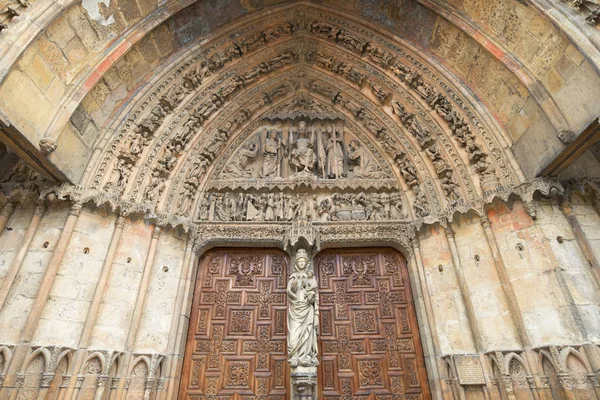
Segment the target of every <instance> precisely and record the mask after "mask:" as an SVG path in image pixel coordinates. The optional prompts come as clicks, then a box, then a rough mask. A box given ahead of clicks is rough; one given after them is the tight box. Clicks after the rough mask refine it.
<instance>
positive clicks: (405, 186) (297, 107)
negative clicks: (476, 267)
mask: <svg viewBox="0 0 600 400" xmlns="http://www.w3.org/2000/svg"><path fill="white" fill-rule="evenodd" d="M301 11H302V12H299V13H297V14H296V15H297V17H293V18H289V14H288V15H278V14H274V15H272V16H269V17H268V18H266V19H265V20H263V21H261V22H254V23H252V24H249V25H246V26H242V27H241V28H238V30H237V32H234V33H233V32H229V33H230V34H228V35H223V36H221V37H220V38H217V39H215V40H214V41H212V42H209V43H208V44H207V45H206V46H205V47H204V48H203V50H202V51H200V52H199V54H198V55H195V56H193V57H191V58H189V59H188V60H187V61H183V62H182V63H181V64H180V67H178V68H177V69H175V70H174V71H175V72H174V73H172V74H171V75H168V76H165V77H164V78H163V79H162V81H160V82H158V83H156V85H155V86H154V87H155V89H154V90H153V91H152V92H150V93H147V94H146V95H144V98H142V99H140V100H139V101H137V102H135V103H136V104H137V105H134V108H133V109H131V110H127V113H128V115H130V116H131V117H130V118H128V119H127V120H126V121H125V122H124V123H123V124H122V127H121V128H118V129H117V132H118V133H117V135H115V137H114V138H111V139H109V143H108V144H107V147H106V148H105V150H104V152H103V154H101V155H100V157H99V161H98V163H97V165H98V166H97V168H96V170H95V172H94V175H93V178H92V179H91V180H90V182H89V184H87V185H86V186H85V189H83V190H84V191H85V192H86V193H89V194H90V195H92V197H94V198H95V201H96V203H98V204H100V203H102V202H106V201H108V202H109V203H110V204H112V205H115V206H116V205H118V204H127V206H126V208H127V207H128V208H130V209H132V210H136V212H145V213H148V214H150V215H154V214H156V215H161V214H166V215H170V217H167V219H169V220H170V221H171V223H173V224H175V225H176V224H178V223H183V221H190V220H193V219H194V218H197V216H198V213H199V207H200V203H201V202H200V199H202V198H203V192H205V191H206V190H209V188H211V187H212V188H217V189H224V188H229V189H232V190H237V189H239V188H249V187H252V188H255V189H257V190H261V189H262V188H266V189H269V188H271V189H273V188H274V187H278V188H279V190H281V189H282V188H284V186H283V185H287V186H285V187H287V188H289V189H294V188H296V187H297V185H298V182H300V181H303V182H302V184H304V185H308V186H311V188H312V189H313V190H316V189H319V188H323V187H327V189H329V190H330V194H333V192H334V191H335V190H338V191H339V190H354V191H355V192H357V191H360V189H361V188H363V189H364V188H368V187H373V188H375V189H377V188H383V187H388V188H392V187H393V181H396V182H397V183H396V185H398V187H401V188H402V190H403V191H405V192H406V194H405V196H404V197H405V199H406V200H405V201H406V203H407V205H406V207H405V209H406V210H407V213H408V217H409V218H412V219H417V220H423V219H424V220H426V221H430V222H433V221H435V220H439V219H440V218H444V216H445V215H449V214H451V213H452V212H454V211H455V210H464V211H466V210H468V209H469V208H476V209H478V208H481V204H482V202H485V201H486V200H489V199H491V198H493V197H494V193H496V192H499V193H503V192H506V191H511V188H514V187H516V186H517V185H518V183H519V176H520V173H519V171H514V170H513V169H512V168H511V167H510V166H511V165H513V163H512V162H511V161H510V160H509V158H510V157H511V155H510V154H507V153H505V152H504V150H502V149H501V148H500V145H499V144H500V143H503V140H502V138H500V137H499V136H498V138H496V137H494V135H492V134H491V133H490V131H489V130H488V129H487V128H486V126H485V125H484V124H483V123H482V122H481V121H483V120H484V119H485V118H487V117H486V116H484V117H483V118H482V117H479V116H478V115H477V114H476V113H475V112H474V111H473V109H474V108H472V107H470V106H469V105H468V103H467V102H466V101H464V100H463V99H462V98H461V97H460V96H459V95H458V94H457V91H456V90H454V89H452V88H451V87H450V85H449V84H448V83H446V82H445V80H444V78H442V77H440V76H437V75H436V74H435V72H434V71H435V69H433V68H429V67H427V66H426V65H424V64H423V63H422V62H421V61H420V60H419V59H418V58H417V57H415V56H413V55H412V54H411V53H410V51H408V50H404V49H401V48H399V47H398V46H397V44H395V43H392V42H390V41H389V40H387V39H386V38H384V37H382V36H378V35H375V34H374V33H373V32H372V31H370V30H366V29H364V28H362V27H360V26H358V25H356V24H355V23H352V22H349V21H347V20H344V19H340V18H337V17H332V16H330V15H328V14H326V13H323V12H322V11H317V10H314V9H312V8H306V7H305V8H303V9H302V10H301ZM226 37H235V38H236V39H234V40H228V39H226ZM259 50H260V51H259ZM286 107H287V110H286ZM286 113H287V114H286ZM283 114H286V115H287V116H286V117H283V118H282V116H283ZM335 119H337V121H338V122H337V123H338V128H339V121H343V125H344V128H343V129H341V130H340V132H343V135H342V136H344V138H343V143H342V145H341V149H342V153H343V155H342V156H343V157H341V158H342V160H341V166H340V169H341V171H340V173H339V174H338V173H336V168H337V167H336V165H337V164H336V162H332V161H330V159H332V157H334V156H336V155H331V157H329V155H328V154H327V149H326V147H327V140H329V139H328V138H329V137H330V136H328V135H330V134H329V133H328V132H327V127H326V125H328V124H329V123H330V122H331V121H334V120H335ZM327 121H329V122H327ZM300 122H302V123H303V124H306V127H307V128H303V129H306V132H305V133H304V134H303V135H306V136H311V137H312V139H313V140H312V142H310V138H309V140H305V139H306V137H303V138H301V140H300V141H298V138H299V137H300V129H299V127H300V125H299V124H300ZM331 125H332V126H333V125H335V124H331ZM263 128H266V129H267V132H266V133H261V129H263ZM313 128H316V131H317V133H320V135H319V134H313V133H312V129H313ZM269 131H273V134H272V135H273V138H269V141H272V142H273V144H274V146H272V147H274V148H277V149H278V150H277V151H279V149H280V148H283V147H284V146H283V145H285V147H286V148H285V149H283V150H282V151H283V152H284V153H285V154H282V155H279V156H278V155H275V158H276V160H275V158H273V157H271V158H272V160H275V161H274V162H276V163H279V165H278V166H277V167H276V168H275V169H274V170H273V171H267V174H266V176H261V175H264V174H262V172H264V165H265V161H264V160H265V151H266V150H265V145H266V143H267V136H271V133H270V132H269ZM309 133H310V135H308V134H309ZM315 136H316V138H315ZM317 138H318V139H319V140H318V139H317ZM450 138H453V139H450ZM299 143H300V146H303V147H302V148H299V147H298V146H299ZM307 149H308V150H307ZM300 153H303V154H302V155H299V154H300ZM294 154H295V155H294ZM337 156H338V157H339V155H337ZM283 158H286V160H285V161H284V160H283ZM328 159H329V160H328ZM307 164H311V165H310V166H308V165H307ZM365 168H366V170H365ZM332 172H333V173H332ZM361 174H362V175H361ZM301 175H304V176H301ZM332 177H333V178H336V179H332ZM261 178H262V179H261ZM271 178H275V179H271ZM279 178H281V180H283V181H284V182H277V183H274V180H277V179H279ZM292 178H293V179H292ZM300 178H302V179H300ZM342 178H344V179H342ZM349 178H355V179H349ZM356 178H358V179H356ZM477 178H478V179H477ZM345 180H349V181H352V183H348V182H344V181H345ZM360 180H364V181H368V182H369V185H371V186H365V185H364V184H359V183H356V182H357V181H360ZM477 180H478V181H479V183H477ZM331 181H336V182H331ZM353 185H354V186H353ZM361 185H362V186H361ZM271 189H269V190H271ZM93 193H94V194H93ZM86 196H87V195H86ZM177 221H179V222H177Z"/></svg>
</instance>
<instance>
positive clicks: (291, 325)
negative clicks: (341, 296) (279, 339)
mask: <svg viewBox="0 0 600 400" xmlns="http://www.w3.org/2000/svg"><path fill="white" fill-rule="evenodd" d="M287 293H288V299H289V303H288V304H289V305H288V344H287V349H288V360H289V363H290V366H291V367H292V368H294V367H298V366H301V367H316V366H317V365H318V364H319V361H318V359H317V356H318V347H317V334H318V331H319V295H318V292H317V280H316V278H315V275H314V273H313V271H312V268H311V267H310V263H309V260H308V255H307V253H306V250H304V249H300V250H298V252H297V253H296V257H295V260H294V273H293V274H292V276H290V279H289V280H288V286H287Z"/></svg>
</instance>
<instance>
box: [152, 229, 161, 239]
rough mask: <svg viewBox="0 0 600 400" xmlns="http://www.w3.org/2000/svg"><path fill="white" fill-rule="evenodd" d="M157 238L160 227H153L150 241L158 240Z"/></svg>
mask: <svg viewBox="0 0 600 400" xmlns="http://www.w3.org/2000/svg"><path fill="white" fill-rule="evenodd" d="M159 237H160V226H155V227H154V232H152V239H154V240H158V238H159Z"/></svg>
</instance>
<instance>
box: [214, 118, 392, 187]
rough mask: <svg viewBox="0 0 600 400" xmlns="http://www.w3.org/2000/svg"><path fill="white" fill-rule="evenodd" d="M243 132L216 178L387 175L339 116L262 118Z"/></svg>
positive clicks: (341, 177) (357, 177) (326, 178)
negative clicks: (240, 142) (280, 120)
mask: <svg viewBox="0 0 600 400" xmlns="http://www.w3.org/2000/svg"><path fill="white" fill-rule="evenodd" d="M247 136H249V137H250V138H249V139H248V140H247V141H246V142H245V143H244V144H243V145H242V147H241V148H240V149H238V150H237V152H236V153H234V155H233V157H231V158H230V159H229V161H228V162H227V163H226V164H225V167H224V168H223V170H222V171H221V173H220V175H219V178H218V179H226V180H242V181H243V180H247V179H260V180H266V181H277V182H278V183H280V182H281V181H292V182H293V181H295V180H298V179H300V180H309V181H310V180H313V181H315V180H342V179H380V178H384V177H385V176H384V171H383V168H382V167H381V165H380V163H379V162H378V161H377V160H376V159H375V157H374V156H373V155H372V154H371V153H370V151H369V150H368V148H367V147H366V146H365V145H364V144H363V143H362V142H361V141H360V140H359V139H358V138H357V137H356V136H354V135H353V134H352V133H351V132H347V131H346V130H345V129H344V123H343V121H339V120H338V121H318V122H316V121H305V120H299V121H288V122H283V123H278V124H274V123H271V124H270V123H268V122H265V124H264V125H263V126H261V127H260V128H259V129H258V130H257V131H256V132H253V133H250V134H248V135H247ZM387 178H388V179H389V178H391V177H390V176H387Z"/></svg>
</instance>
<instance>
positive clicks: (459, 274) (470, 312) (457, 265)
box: [444, 225, 484, 353]
mask: <svg viewBox="0 0 600 400" xmlns="http://www.w3.org/2000/svg"><path fill="white" fill-rule="evenodd" d="M444 230H445V232H446V239H447V240H448V248H449V249H450V255H451V256H452V262H453V264H454V270H455V271H456V280H457V281H458V286H459V287H460V294H461V297H462V299H463V303H464V304H465V309H466V311H467V320H468V322H469V327H470V328H471V335H472V336H473V342H474V343H475V348H476V349H477V352H479V353H482V352H483V351H484V349H483V344H482V341H481V340H482V336H481V330H480V329H479V324H478V323H477V317H476V316H475V308H474V307H473V300H472V299H471V295H470V292H469V287H468V286H467V280H466V279H465V275H464V272H463V269H462V264H461V262H460V257H459V255H458V248H457V247H456V241H455V240H454V231H453V230H452V228H451V227H450V225H448V226H447V227H446V228H444Z"/></svg>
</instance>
